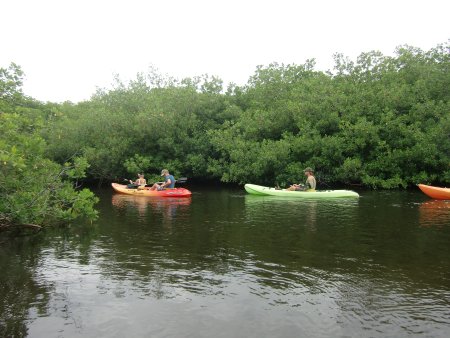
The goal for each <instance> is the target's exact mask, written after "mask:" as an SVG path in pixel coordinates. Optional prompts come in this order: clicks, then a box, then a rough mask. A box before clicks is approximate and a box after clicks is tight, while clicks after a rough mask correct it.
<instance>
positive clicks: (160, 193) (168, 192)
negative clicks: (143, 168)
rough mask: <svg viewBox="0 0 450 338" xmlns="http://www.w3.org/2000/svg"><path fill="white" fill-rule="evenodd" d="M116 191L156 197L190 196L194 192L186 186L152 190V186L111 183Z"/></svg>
mask: <svg viewBox="0 0 450 338" xmlns="http://www.w3.org/2000/svg"><path fill="white" fill-rule="evenodd" d="M111 186H112V187H113V189H114V190H115V191H117V192H118V193H121V194H127V195H133V196H154V197H190V196H191V195H192V193H191V192H190V191H189V190H187V189H185V188H173V189H164V190H150V188H141V189H139V188H138V189H129V188H127V186H126V185H124V184H118V183H111Z"/></svg>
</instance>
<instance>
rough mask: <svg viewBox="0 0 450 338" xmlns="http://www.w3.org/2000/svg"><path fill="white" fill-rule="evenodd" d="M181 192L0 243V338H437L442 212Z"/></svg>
mask: <svg viewBox="0 0 450 338" xmlns="http://www.w3.org/2000/svg"><path fill="white" fill-rule="evenodd" d="M190 189H191V190H192V191H193V196H192V198H190V199H155V198H146V197H133V196H124V195H117V194H113V193H112V191H111V190H110V189H107V188H105V189H101V190H97V191H96V193H97V194H98V196H99V197H100V198H101V202H100V203H99V209H100V211H101V216H100V219H99V220H98V221H97V222H96V223H95V224H93V225H81V226H76V227H75V226H73V227H71V228H69V229H47V230H45V231H43V232H41V233H39V234H37V235H33V236H24V237H19V238H15V239H13V240H11V239H5V238H4V236H3V237H2V238H0V287H1V288H0V336H1V337H14V336H16V337H21V336H27V335H28V336H30V337H45V338H49V337H96V338H98V337H195V338H196V337H406V336H418V337H449V336H450V201H446V202H445V201H433V200H431V199H429V198H428V197H426V196H425V195H423V194H422V193H420V192H419V191H416V190H412V191H407V192H405V191H397V192H365V191H361V192H360V193H361V198H360V199H359V200H356V199H348V200H327V201H325V200H324V201H300V200H292V199H280V198H276V197H273V198H269V197H259V196H250V195H246V194H245V192H244V191H243V189H237V188H236V189H235V188H218V189H217V190H214V189H212V188H201V187H194V186H192V187H190Z"/></svg>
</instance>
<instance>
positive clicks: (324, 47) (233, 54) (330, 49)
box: [0, 0, 450, 102]
mask: <svg viewBox="0 0 450 338" xmlns="http://www.w3.org/2000/svg"><path fill="white" fill-rule="evenodd" d="M449 4H450V1H442V0H427V1H416V0H409V1H406V0H377V1H365V0H359V1H357V0H339V1H337V0H336V1H332V0H314V1H303V0H299V1H290V0H276V1H265V0H260V1H247V0H226V1H222V0H220V1H219V0H217V1H214V0H209V1H207V0H189V1H187V0H185V1H182V0H172V1H153V0H147V1H144V0H126V1H115V0H14V1H10V0H0V13H1V16H0V17H1V20H0V31H1V32H2V39H1V42H0V67H3V68H5V67H7V66H8V65H9V63H10V62H15V63H17V64H19V65H20V66H21V67H22V69H23V70H24V71H25V74H26V78H25V83H24V87H23V90H24V92H25V94H27V95H30V96H32V97H34V98H36V99H38V100H42V101H54V102H62V101H65V100H70V101H72V102H78V101H80V100H84V99H89V98H90V96H91V95H92V94H93V93H94V92H95V90H96V87H106V88H108V87H110V85H111V83H112V82H113V75H114V74H119V76H120V77H121V78H122V79H124V80H127V79H130V78H134V77H135V75H136V73H137V72H144V73H145V72H146V71H147V69H148V68H149V66H154V67H157V68H158V69H159V70H160V71H161V72H162V73H164V74H169V75H171V76H174V77H177V78H182V77H188V76H196V75H201V74H205V73H207V74H209V75H216V76H219V77H220V78H222V79H223V80H224V81H225V83H227V82H235V83H237V84H245V83H246V82H247V80H248V78H249V76H251V75H252V74H253V73H254V71H255V69H256V66H257V65H268V64H269V63H271V62H278V63H296V64H302V63H304V62H305V60H306V59H309V58H315V59H316V61H317V69H319V70H327V69H330V68H332V66H333V54H334V53H337V52H339V53H343V54H344V55H347V56H349V57H351V58H352V59H354V58H356V56H357V55H359V54H360V53H361V52H367V51H370V50H379V51H381V52H383V53H384V54H385V55H392V54H393V52H394V50H395V48H396V47H397V46H399V45H403V44H409V45H413V46H415V47H419V48H422V49H424V50H427V49H429V48H432V47H435V46H436V45H437V44H438V43H443V42H446V41H447V40H448V39H449V38H450V24H449V20H448V16H449V12H450V11H449V9H450V5H449Z"/></svg>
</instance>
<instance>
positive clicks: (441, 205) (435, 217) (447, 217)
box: [419, 200, 450, 227]
mask: <svg viewBox="0 0 450 338" xmlns="http://www.w3.org/2000/svg"><path fill="white" fill-rule="evenodd" d="M419 213H420V219H419V221H420V225H422V226H425V227H429V226H438V227H439V226H450V201H446V200H429V201H426V202H423V203H421V204H420V207H419Z"/></svg>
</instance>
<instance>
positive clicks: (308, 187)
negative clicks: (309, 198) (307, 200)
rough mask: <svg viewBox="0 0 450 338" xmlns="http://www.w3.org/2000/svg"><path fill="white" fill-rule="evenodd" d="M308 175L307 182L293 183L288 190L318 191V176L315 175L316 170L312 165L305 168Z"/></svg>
mask: <svg viewBox="0 0 450 338" xmlns="http://www.w3.org/2000/svg"><path fill="white" fill-rule="evenodd" d="M303 172H304V173H305V175H306V183H305V185H303V184H293V185H291V186H290V187H289V188H287V189H286V190H289V191H310V192H313V191H316V178H315V177H314V170H313V169H312V168H310V167H308V168H306V169H305V170H303Z"/></svg>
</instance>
